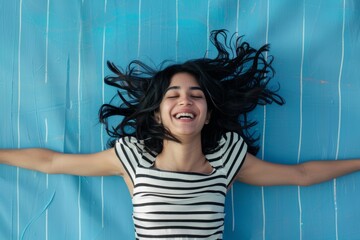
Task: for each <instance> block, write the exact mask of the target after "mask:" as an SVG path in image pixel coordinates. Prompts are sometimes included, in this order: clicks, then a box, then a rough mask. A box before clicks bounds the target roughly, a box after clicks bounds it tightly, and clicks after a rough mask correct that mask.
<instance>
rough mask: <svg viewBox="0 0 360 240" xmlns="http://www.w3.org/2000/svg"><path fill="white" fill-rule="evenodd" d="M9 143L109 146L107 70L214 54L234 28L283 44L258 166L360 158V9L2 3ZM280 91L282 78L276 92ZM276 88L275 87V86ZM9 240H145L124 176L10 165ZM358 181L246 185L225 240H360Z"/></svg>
mask: <svg viewBox="0 0 360 240" xmlns="http://www.w3.org/2000/svg"><path fill="white" fill-rule="evenodd" d="M0 7H1V8H0V11H1V13H0V16H1V17H0V33H1V34H0V66H1V67H0V114H1V117H0V125H1V131H0V147H1V148H24V147H48V148H52V149H55V150H58V151H65V152H73V153H83V152H95V151H99V150H101V149H103V148H104V146H105V143H106V139H107V137H106V135H105V133H104V132H103V131H102V129H101V126H100V125H99V124H98V123H97V111H98V108H99V107H100V105H101V104H102V103H103V102H104V101H105V102H106V101H108V100H109V99H111V97H112V96H113V94H114V93H115V92H114V89H111V88H109V87H104V86H103V82H102V79H103V77H104V76H105V75H107V74H108V73H109V72H108V70H107V69H106V68H105V64H104V62H105V61H106V60H112V61H115V62H116V63H117V64H118V65H120V66H125V65H126V63H128V62H129V61H131V60H133V59H141V60H143V61H145V62H147V63H151V64H155V65H158V64H160V63H161V61H162V60H165V59H169V60H174V61H182V60H185V59H187V58H193V57H200V56H204V54H206V52H207V54H209V55H210V56H211V55H212V54H214V49H213V48H212V47H211V44H209V41H208V36H209V32H210V31H211V30H213V29H219V28H226V29H228V30H229V31H230V32H238V33H239V35H245V37H244V39H245V40H246V41H249V42H250V43H252V44H253V45H254V46H255V47H259V46H261V45H263V44H265V43H270V44H271V54H272V55H274V56H275V62H274V66H275V69H276V78H275V81H278V82H279V83H280V85H281V91H280V94H281V95H282V96H284V97H285V98H286V101H287V104H286V105H285V106H283V107H278V106H269V107H266V108H259V109H257V110H256V111H255V112H254V113H253V114H252V117H253V118H254V119H257V120H258V122H259V124H258V125H257V127H256V131H257V132H258V133H259V134H260V144H261V147H262V149H261V151H260V153H259V157H261V158H265V159H267V160H269V161H273V162H281V163H290V164H294V163H297V162H303V161H307V160H310V159H338V160H340V159H344V158H353V157H360V147H359V142H358V139H359V138H360V129H359V126H358V123H359V122H360V111H359V105H360V100H359V97H358V96H359V93H360V79H359V76H360V70H359V69H360V57H359V54H360V39H359V38H360V2H359V1H356V0H329V1H321V0H307V1H305V0H303V1H285V0H197V1H192V0H162V1H161V0H136V1H135V0H118V1H114V0H108V1H106V0H103V1H94V0H82V1H79V0H78V1H70V0H64V1H53V0H41V1H39V0H16V1H5V0H1V2H0ZM275 81H274V82H275ZM274 86H275V87H276V85H274ZM0 189H1V192H0V239H16V240H17V239H36V240H37V239H50V240H55V239H59V240H63V239H84V240H88V239H90V240H91V239H133V236H134V232H133V226H132V220H131V199H130V197H129V195H128V192H127V189H126V187H125V184H124V183H123V181H122V179H121V178H118V177H76V176H65V175H51V176H48V175H46V174H42V173H38V172H33V171H28V170H24V169H18V168H15V167H8V166H0ZM359 197H360V174H358V173H356V174H352V175H349V176H346V177H343V178H339V179H336V180H334V181H329V182H326V183H322V184H318V185H315V186H311V187H296V186H291V187H267V188H262V187H252V186H247V185H243V184H235V186H234V187H233V189H232V190H231V191H230V193H229V196H228V198H227V210H226V212H227V216H226V227H225V228H226V232H225V239H255V240H258V239H263V240H265V239H267V240H271V239H274V240H281V239H284V240H288V239H304V240H308V239H310V240H312V239H326V240H328V239H336V240H337V239H347V240H349V239H359V238H360V228H359V221H360V207H359V201H358V198H359Z"/></svg>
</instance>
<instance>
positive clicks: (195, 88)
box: [165, 86, 203, 92]
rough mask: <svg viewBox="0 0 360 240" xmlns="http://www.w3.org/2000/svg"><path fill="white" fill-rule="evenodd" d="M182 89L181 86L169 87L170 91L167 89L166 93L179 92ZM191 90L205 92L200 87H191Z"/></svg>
mask: <svg viewBox="0 0 360 240" xmlns="http://www.w3.org/2000/svg"><path fill="white" fill-rule="evenodd" d="M178 89H180V86H172V87H168V89H166V91H165V92H167V91H169V90H178ZM189 89H190V90H200V91H203V90H202V88H201V87H198V86H193V87H190V88H189Z"/></svg>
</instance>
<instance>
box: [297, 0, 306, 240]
mask: <svg viewBox="0 0 360 240" xmlns="http://www.w3.org/2000/svg"><path fill="white" fill-rule="evenodd" d="M302 15H303V16H302V17H303V19H302V39H301V63H300V99H299V118H300V119H299V145H298V154H297V163H298V164H299V163H300V159H301V149H302V133H303V72H304V59H305V26H306V24H305V23H306V18H305V0H304V1H303V14H302ZM297 195H298V207H299V239H300V240H302V235H303V228H302V227H303V220H302V202H301V187H300V186H298V187H297Z"/></svg>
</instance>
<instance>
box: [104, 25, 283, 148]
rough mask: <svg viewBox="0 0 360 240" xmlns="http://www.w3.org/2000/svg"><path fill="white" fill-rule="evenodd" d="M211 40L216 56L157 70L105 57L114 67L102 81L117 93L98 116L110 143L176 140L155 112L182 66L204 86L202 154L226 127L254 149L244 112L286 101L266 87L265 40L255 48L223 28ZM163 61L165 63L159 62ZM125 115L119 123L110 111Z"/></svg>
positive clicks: (152, 144) (149, 144)
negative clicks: (123, 65)
mask: <svg viewBox="0 0 360 240" xmlns="http://www.w3.org/2000/svg"><path fill="white" fill-rule="evenodd" d="M210 40H211V42H212V44H213V45H214V46H215V48H216V50H217V56H216V57H215V58H208V57H204V58H198V59H191V60H188V61H186V62H184V63H175V64H171V65H168V66H166V67H160V70H156V69H154V68H151V67H150V66H148V65H146V64H145V63H143V62H141V61H132V62H131V63H130V64H129V65H128V66H127V68H126V70H125V71H123V70H121V69H119V68H118V67H117V66H116V65H115V64H113V63H111V62H108V63H107V65H108V67H109V69H110V70H111V71H112V72H113V73H114V75H112V76H107V77H106V78H105V83H106V84H108V85H110V86H114V87H116V88H118V92H117V95H116V96H115V97H114V99H116V98H117V97H118V98H119V99H120V103H118V104H115V103H114V99H113V100H112V101H111V102H110V103H109V104H103V105H102V106H101V108H100V110H99V118H100V122H101V123H104V124H105V129H106V131H107V133H108V134H109V136H110V137H111V138H110V139H109V143H108V145H109V146H113V145H114V142H115V141H116V139H118V138H121V137H124V136H134V137H136V138H137V139H138V140H142V141H144V145H145V148H146V149H147V150H148V151H152V152H155V153H160V152H161V151H162V146H163V145H162V144H163V140H164V139H168V140H172V141H177V142H179V140H178V139H176V137H175V136H173V135H172V134H171V132H169V131H168V130H167V129H166V128H164V126H162V125H161V124H159V123H157V121H156V120H155V118H154V113H155V112H156V111H158V110H159V106H160V103H161V101H162V98H163V96H164V94H165V92H166V89H167V88H168V86H169V85H170V81H171V78H172V76H174V75H175V74H176V73H180V72H186V73H189V74H192V75H193V76H194V77H195V78H196V79H197V81H198V83H199V85H200V87H201V88H202V89H203V91H204V93H205V96H206V101H207V104H208V111H211V118H210V122H209V123H208V124H206V125H205V126H204V128H203V130H202V133H201V134H202V138H201V139H202V151H203V153H204V154H208V153H211V152H213V151H215V150H216V148H217V146H218V142H219V140H220V138H221V137H222V135H223V134H224V133H226V132H228V131H233V132H237V133H238V134H240V135H241V136H242V137H243V139H244V140H245V142H246V143H247V145H248V151H249V152H250V153H252V154H256V153H257V151H258V150H259V147H258V146H257V144H256V142H257V140H258V138H257V137H255V135H254V133H252V132H251V131H250V130H251V128H252V127H254V126H255V125H256V123H257V122H256V121H250V120H249V119H248V114H249V113H250V112H251V111H252V110H254V109H255V107H256V106H257V105H266V104H271V103H273V102H274V103H276V104H279V105H282V104H284V103H285V101H284V100H283V98H282V97H281V96H280V95H278V94H277V90H278V87H277V88H276V89H274V90H272V89H270V88H269V87H268V84H269V81H270V79H271V78H272V77H273V75H274V69H273V67H272V66H271V64H272V61H273V57H271V56H269V57H266V55H265V53H266V52H268V50H269V45H264V46H262V47H261V48H259V49H254V48H252V47H251V46H250V45H249V43H247V42H243V41H242V37H235V34H233V35H232V36H231V37H230V38H229V39H228V36H227V31H226V30H215V31H212V32H211V36H210ZM163 65H164V64H163ZM114 116H121V117H123V119H122V121H120V123H118V122H117V123H114V124H112V123H113V122H114V121H110V118H111V117H114Z"/></svg>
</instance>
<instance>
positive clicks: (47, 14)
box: [45, 0, 50, 83]
mask: <svg viewBox="0 0 360 240" xmlns="http://www.w3.org/2000/svg"><path fill="white" fill-rule="evenodd" d="M49 10H50V0H47V6H46V32H45V83H47V81H48V48H49V15H50V11H49Z"/></svg>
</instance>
